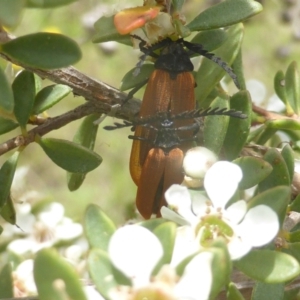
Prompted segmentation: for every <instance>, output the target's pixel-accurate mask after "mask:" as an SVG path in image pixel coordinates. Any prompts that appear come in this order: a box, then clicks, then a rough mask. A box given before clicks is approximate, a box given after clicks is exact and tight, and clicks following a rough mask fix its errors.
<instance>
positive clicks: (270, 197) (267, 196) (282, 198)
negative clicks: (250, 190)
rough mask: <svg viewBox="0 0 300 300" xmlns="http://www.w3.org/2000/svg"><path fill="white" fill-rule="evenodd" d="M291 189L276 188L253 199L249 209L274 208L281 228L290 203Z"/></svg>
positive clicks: (284, 187) (285, 187)
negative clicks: (264, 206) (259, 206)
mask: <svg viewBox="0 0 300 300" xmlns="http://www.w3.org/2000/svg"><path fill="white" fill-rule="evenodd" d="M290 193H291V192H290V188H289V187H287V186H276V187H274V188H270V189H268V190H267V191H264V192H262V193H260V194H258V195H257V196H255V197H253V198H252V199H251V200H250V201H249V202H248V209H250V208H252V207H254V206H257V205H266V206H269V207H270V208H272V209H273V210H274V211H275V212H276V213H277V215H278V218H279V223H280V228H281V226H282V224H283V221H284V219H285V216H286V212H287V206H288V203H289V201H290Z"/></svg>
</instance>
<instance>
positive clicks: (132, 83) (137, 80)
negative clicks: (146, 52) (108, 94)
mask: <svg viewBox="0 0 300 300" xmlns="http://www.w3.org/2000/svg"><path fill="white" fill-rule="evenodd" d="M135 70H136V68H133V69H131V70H130V71H129V72H127V73H126V74H125V76H124V77H123V79H122V82H121V87H120V90H121V91H126V90H129V89H132V88H135V87H136V86H140V85H141V84H142V83H143V82H145V80H146V79H147V78H149V77H150V75H151V73H152V72H153V71H154V64H143V65H142V66H141V68H140V73H139V74H138V76H135V75H134V71H135Z"/></svg>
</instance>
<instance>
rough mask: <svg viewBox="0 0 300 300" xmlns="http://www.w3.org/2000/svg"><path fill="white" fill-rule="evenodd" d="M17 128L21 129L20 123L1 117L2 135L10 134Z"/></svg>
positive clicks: (0, 127)
mask: <svg viewBox="0 0 300 300" xmlns="http://www.w3.org/2000/svg"><path fill="white" fill-rule="evenodd" d="M17 127H19V124H18V123H16V122H14V121H12V120H9V119H5V118H2V117H0V135H1V134H4V133H7V132H10V131H11V130H13V129H15V128H17Z"/></svg>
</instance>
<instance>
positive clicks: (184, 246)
mask: <svg viewBox="0 0 300 300" xmlns="http://www.w3.org/2000/svg"><path fill="white" fill-rule="evenodd" d="M199 249H200V244H199V243H197V240H196V238H195V234H194V230H193V228H192V227H191V226H181V227H178V228H177V231H176V238H175V245H174V250H173V254H172V262H171V265H172V266H174V267H175V266H177V265H178V264H179V263H180V262H181V261H182V260H184V259H185V258H186V257H187V256H189V255H191V254H194V253H195V252H197V251H198V250H199Z"/></svg>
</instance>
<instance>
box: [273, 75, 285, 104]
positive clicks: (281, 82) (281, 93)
mask: <svg viewBox="0 0 300 300" xmlns="http://www.w3.org/2000/svg"><path fill="white" fill-rule="evenodd" d="M274 90H275V92H276V94H277V96H278V98H279V99H280V100H281V101H282V102H283V103H284V104H287V103H288V102H287V99H286V91H285V75H284V73H283V72H282V71H278V72H277V73H276V74H275V76H274Z"/></svg>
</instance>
